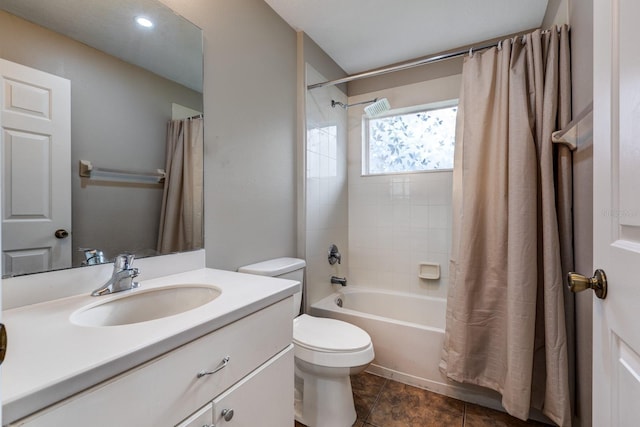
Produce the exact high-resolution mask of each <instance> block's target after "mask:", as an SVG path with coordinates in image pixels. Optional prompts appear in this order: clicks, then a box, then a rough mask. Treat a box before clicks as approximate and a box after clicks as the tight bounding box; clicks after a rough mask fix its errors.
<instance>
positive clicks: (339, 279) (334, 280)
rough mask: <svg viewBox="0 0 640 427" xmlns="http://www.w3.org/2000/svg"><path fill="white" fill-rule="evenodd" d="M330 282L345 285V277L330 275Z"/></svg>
mask: <svg viewBox="0 0 640 427" xmlns="http://www.w3.org/2000/svg"><path fill="white" fill-rule="evenodd" d="M331 283H333V284H334V285H342V286H347V278H346V277H338V276H331Z"/></svg>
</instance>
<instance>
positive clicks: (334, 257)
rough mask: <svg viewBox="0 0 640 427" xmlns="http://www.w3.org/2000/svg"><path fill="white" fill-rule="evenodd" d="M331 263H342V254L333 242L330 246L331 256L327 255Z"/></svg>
mask: <svg viewBox="0 0 640 427" xmlns="http://www.w3.org/2000/svg"><path fill="white" fill-rule="evenodd" d="M327 258H328V260H329V264H331V265H334V264H335V263H336V262H337V263H338V264H340V263H341V262H342V255H340V252H339V251H338V247H337V246H336V245H334V244H333V243H332V244H331V246H329V256H328V257H327Z"/></svg>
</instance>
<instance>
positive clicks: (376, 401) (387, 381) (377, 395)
mask: <svg viewBox="0 0 640 427" xmlns="http://www.w3.org/2000/svg"><path fill="white" fill-rule="evenodd" d="M383 378H384V377H383ZM389 381H390V380H389V378H385V379H384V383H382V386H381V387H380V390H378V394H376V398H375V400H374V401H373V404H372V405H371V409H369V413H368V414H367V416H366V417H365V419H364V420H363V421H362V423H363V424H367V423H368V421H369V418H370V417H371V414H372V413H373V410H374V409H375V407H376V405H377V404H378V401H379V400H380V396H381V395H382V390H384V388H385V387H386V386H387V384H388V383H389ZM370 425H371V426H373V424H370ZM365 427H366V426H365ZM374 427H375V426H374Z"/></svg>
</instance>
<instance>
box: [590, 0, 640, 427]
mask: <svg viewBox="0 0 640 427" xmlns="http://www.w3.org/2000/svg"><path fill="white" fill-rule="evenodd" d="M594 17H595V20H594V82H595V86H594V115H593V118H594V135H593V147H594V154H593V160H594V215H593V216H594V265H595V266H596V268H601V269H603V270H604V271H605V272H606V274H607V278H608V285H609V286H608V287H609V290H608V295H607V297H606V299H604V300H601V299H594V303H593V306H594V308H593V425H594V426H596V427H609V426H612V427H618V426H629V427H637V426H640V46H639V45H638V40H640V26H639V25H638V22H639V20H640V2H639V1H638V0H595V1H594Z"/></svg>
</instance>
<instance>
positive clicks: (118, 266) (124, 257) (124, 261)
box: [113, 254, 135, 271]
mask: <svg viewBox="0 0 640 427" xmlns="http://www.w3.org/2000/svg"><path fill="white" fill-rule="evenodd" d="M134 258H135V255H134V254H120V255H118V256H117V257H116V258H115V259H114V260H113V271H122V270H129V269H130V268H131V265H132V264H133V259H134Z"/></svg>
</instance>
